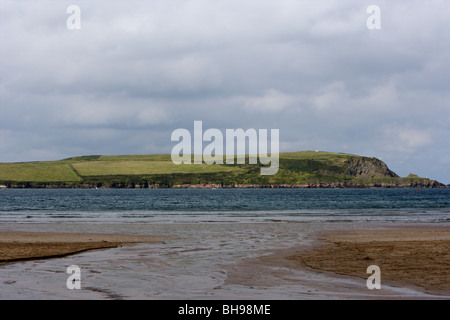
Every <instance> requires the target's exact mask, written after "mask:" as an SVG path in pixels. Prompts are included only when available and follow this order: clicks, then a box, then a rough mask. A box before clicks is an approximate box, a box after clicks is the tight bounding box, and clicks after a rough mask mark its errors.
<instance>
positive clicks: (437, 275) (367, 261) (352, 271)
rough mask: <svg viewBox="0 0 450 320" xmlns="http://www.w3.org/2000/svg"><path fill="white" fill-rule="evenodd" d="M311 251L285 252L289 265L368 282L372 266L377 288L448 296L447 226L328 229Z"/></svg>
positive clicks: (449, 244) (449, 258) (449, 255)
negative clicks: (376, 274)
mask: <svg viewBox="0 0 450 320" xmlns="http://www.w3.org/2000/svg"><path fill="white" fill-rule="evenodd" d="M317 238H318V242H317V243H316V244H315V245H314V246H313V247H311V248H308V249H299V250H297V252H295V253H293V252H287V253H286V254H285V256H284V257H285V258H286V259H287V260H288V261H290V262H292V263H291V264H290V266H291V267H297V268H311V269H314V270H321V271H326V272H332V273H335V274H339V275H346V276H355V277H361V278H364V279H367V278H368V277H369V276H370V274H368V273H366V271H367V267H368V266H370V265H377V266H379V267H380V271H381V284H382V285H383V283H385V284H386V283H387V284H391V285H394V286H404V287H410V288H414V289H418V290H423V291H424V292H426V293H430V294H435V295H447V296H448V295H450V227H421V228H417V227H412V228H411V227H410V228H406V227H405V228H396V229H388V230H354V231H329V232H321V233H320V234H318V235H317Z"/></svg>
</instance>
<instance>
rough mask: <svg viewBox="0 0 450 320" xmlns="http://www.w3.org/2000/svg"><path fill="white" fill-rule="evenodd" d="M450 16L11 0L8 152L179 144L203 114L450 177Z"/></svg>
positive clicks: (145, 149) (406, 4)
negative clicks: (181, 132)
mask: <svg viewBox="0 0 450 320" xmlns="http://www.w3.org/2000/svg"><path fill="white" fill-rule="evenodd" d="M74 4H75V5H78V6H79V8H80V13H81V15H80V18H81V20H80V22H81V24H80V27H81V28H80V29H74V30H71V29H69V28H68V27H67V20H68V19H69V22H73V21H72V19H70V16H71V13H69V14H68V13H67V8H68V7H69V6H70V5H74ZM370 5H378V6H379V8H380V10H381V15H380V17H381V20H380V21H381V29H379V30H377V29H374V30H371V29H369V28H368V27H367V20H368V19H369V20H370V21H371V19H370V16H371V13H367V8H368V7H369V6H370ZM449 18H450V2H449V1H446V0H428V1H423V0H395V1H379V0H369V1H365V0H352V1H351V0H280V1H275V0H270V1H269V0H245V1H242V0H239V1H238V0H214V1H213V0H190V1H188V0H149V1H142V0H137V1H134V0H115V1H113V0H107V1H106V0H105V1H103V0H96V1H82V0H71V1H65V0H61V1H45V0H36V1H25V0H24V1H12V0H0V162H18V161H34V160H58V159H62V158H67V157H71V156H77V155H89V154H149V153H170V152H171V150H172V148H173V146H174V145H175V144H176V143H174V142H171V141H170V137H171V133H172V131H173V130H175V129H177V128H186V129H189V130H193V122H194V120H202V121H203V127H204V129H206V128H218V129H220V130H225V129H228V128H229V129H235V128H243V129H248V128H255V129H260V128H261V129H280V151H282V152H284V151H286V152H287V151H299V150H316V149H319V150H326V151H334V152H346V153H354V154H360V155H365V156H373V157H377V158H379V159H382V160H383V161H385V162H386V163H387V165H388V166H389V167H390V168H391V169H392V170H394V171H395V172H397V173H398V174H399V175H401V176H406V175H408V174H409V173H410V172H412V173H416V174H419V175H420V176H423V177H429V178H432V179H436V180H438V181H441V182H444V183H450V141H449V137H450V97H449V95H450V91H449V86H450V59H449V58H450V33H449V32H447V30H448V28H449Z"/></svg>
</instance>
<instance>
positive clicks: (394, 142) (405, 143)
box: [383, 125, 433, 154]
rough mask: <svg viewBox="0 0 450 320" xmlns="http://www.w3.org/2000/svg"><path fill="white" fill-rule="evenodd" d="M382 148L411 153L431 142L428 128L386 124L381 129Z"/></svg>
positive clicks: (431, 138)
mask: <svg viewBox="0 0 450 320" xmlns="http://www.w3.org/2000/svg"><path fill="white" fill-rule="evenodd" d="M383 135H384V142H385V145H384V148H385V149H386V150H387V151H394V152H396V153H407V154H409V153H413V152H416V151H418V150H419V149H421V148H424V147H427V146H430V145H431V144H433V137H432V134H431V130H429V129H424V130H420V129H415V128H409V127H401V126H394V125H390V126H386V127H385V128H384V129H383Z"/></svg>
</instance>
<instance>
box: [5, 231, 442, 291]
mask: <svg viewBox="0 0 450 320" xmlns="http://www.w3.org/2000/svg"><path fill="white" fill-rule="evenodd" d="M63 226H64V225H63ZM66 227H67V228H69V225H67V226H66ZM20 228H21V229H18V230H17V231H13V230H11V226H10V228H9V229H10V230H5V231H0V260H1V261H2V262H3V263H1V264H0V266H2V276H3V278H2V282H3V283H4V287H3V289H2V291H1V292H0V298H3V299H21V298H23V297H24V296H26V297H28V298H31V299H34V298H36V297H39V299H41V298H45V297H47V298H55V297H57V298H61V297H65V298H67V299H73V298H75V299H78V298H79V297H82V298H83V299H117V298H121V299H155V298H156V299H185V298H187V299H204V298H211V297H214V298H215V299H222V298H223V299H436V298H438V299H439V298H442V299H448V298H449V297H450V274H449V271H448V270H449V267H450V255H449V252H450V227H446V226H399V225H396V226H391V227H388V226H383V225H373V226H371V227H370V228H368V229H362V228H361V226H358V225H353V224H352V225H349V224H343V225H341V224H327V225H324V224H296V223H263V224H186V225H182V224H180V225H177V224H173V225H157V224H155V225H144V224H139V225H129V226H126V228H128V229H121V228H122V227H120V226H119V225H110V226H108V225H101V226H93V228H97V230H98V231H100V230H101V229H103V230H105V231H106V230H115V231H114V232H117V234H111V233H108V234H106V233H105V234H103V233H94V232H93V231H92V230H90V231H89V232H92V233H86V232H80V233H74V232H73V231H72V232H66V231H65V230H62V229H59V230H57V231H58V233H54V232H49V230H48V229H50V228H52V227H51V225H48V226H47V227H46V225H42V226H41V228H42V231H45V232H33V231H28V230H25V229H27V228H28V226H26V225H22V226H21V227H20ZM33 228H34V227H33ZM45 228H47V229H45ZM70 228H74V225H70ZM80 228H81V226H80ZM83 228H86V226H84V227H83ZM29 229H32V228H29ZM126 230H128V231H129V233H127V232H123V231H126ZM120 232H123V233H122V234H120ZM153 234H154V235H155V236H152V235H153ZM159 235H164V236H159ZM108 248H110V249H108ZM100 249H101V250H100ZM104 249H108V250H104ZM75 253H77V254H75ZM60 257H63V258H60ZM53 258H60V259H53ZM35 259H38V260H36V261H33V260H35ZM37 261H40V263H37ZM14 262H17V263H14ZM74 263H75V264H78V265H80V266H82V267H83V274H84V278H83V290H81V291H82V292H81V293H79V294H78V295H77V293H74V292H71V291H70V290H67V288H65V286H63V285H61V284H64V283H65V278H64V273H62V271H61V270H63V271H64V270H65V268H67V266H68V265H70V264H74ZM369 265H378V266H379V267H380V270H381V285H382V290H369V289H367V287H366V280H367V278H368V276H369V274H367V273H366V269H367V267H368V266H369ZM42 277H44V279H45V282H43V280H42Z"/></svg>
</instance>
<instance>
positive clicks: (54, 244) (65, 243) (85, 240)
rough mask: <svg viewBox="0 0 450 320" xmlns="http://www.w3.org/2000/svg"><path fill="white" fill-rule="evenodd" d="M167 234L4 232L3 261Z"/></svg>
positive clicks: (52, 255) (144, 240)
mask: <svg viewBox="0 0 450 320" xmlns="http://www.w3.org/2000/svg"><path fill="white" fill-rule="evenodd" d="M165 239H168V238H164V237H157V236H155V237H152V236H137V235H117V234H89V233H85V234H84V233H50V232H11V231H10V232H0V262H17V261H25V260H36V259H49V258H57V257H64V256H67V255H71V254H76V253H81V252H84V251H88V250H99V249H107V248H114V247H119V246H124V245H130V244H136V243H160V242H162V241H164V240H165Z"/></svg>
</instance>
